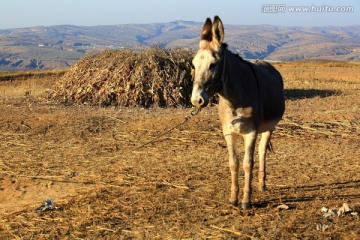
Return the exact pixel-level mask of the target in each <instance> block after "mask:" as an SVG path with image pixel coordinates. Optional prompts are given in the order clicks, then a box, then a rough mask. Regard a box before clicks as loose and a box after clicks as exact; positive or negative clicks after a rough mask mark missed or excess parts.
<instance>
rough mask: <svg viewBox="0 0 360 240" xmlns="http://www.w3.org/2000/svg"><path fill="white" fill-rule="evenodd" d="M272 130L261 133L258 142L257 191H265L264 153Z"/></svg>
mask: <svg viewBox="0 0 360 240" xmlns="http://www.w3.org/2000/svg"><path fill="white" fill-rule="evenodd" d="M272 132H273V130H270V131H267V132H263V133H262V134H261V140H260V142H259V191H262V192H263V191H265V190H266V183H265V181H266V152H267V150H268V145H269V144H270V138H271V134H272Z"/></svg>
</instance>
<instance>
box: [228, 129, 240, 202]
mask: <svg viewBox="0 0 360 240" xmlns="http://www.w3.org/2000/svg"><path fill="white" fill-rule="evenodd" d="M224 135H225V140H226V144H227V149H228V151H229V167H230V172H231V195H230V198H229V204H231V205H233V206H237V205H238V196H239V182H238V176H239V161H238V159H237V158H236V152H235V136H234V135H233V134H232V133H231V132H230V131H224Z"/></svg>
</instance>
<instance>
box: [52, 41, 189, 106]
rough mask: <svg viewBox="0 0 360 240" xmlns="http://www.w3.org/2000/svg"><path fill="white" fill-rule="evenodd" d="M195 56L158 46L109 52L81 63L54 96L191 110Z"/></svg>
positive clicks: (73, 100)
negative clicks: (192, 68) (189, 107)
mask: <svg viewBox="0 0 360 240" xmlns="http://www.w3.org/2000/svg"><path fill="white" fill-rule="evenodd" d="M192 55H193V53H191V52H189V51H186V50H181V49H175V50H164V49H160V48H158V47H152V48H148V49H144V50H141V51H136V50H130V49H124V50H106V51H104V52H102V53H99V54H95V55H90V56H86V57H84V58H82V59H81V60H79V61H78V62H77V63H76V64H75V65H74V66H73V67H71V69H70V70H69V71H68V72H67V73H66V74H65V75H64V76H63V77H62V78H61V79H60V80H59V81H58V82H57V83H56V85H55V88H54V90H53V92H52V94H51V96H52V98H54V99H56V100H58V101H61V102H64V103H67V104H89V105H100V106H143V107H150V106H160V107H179V106H183V107H188V106H190V105H191V104H190V95H191V88H192V81H191V58H192Z"/></svg>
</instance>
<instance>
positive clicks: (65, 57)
mask: <svg viewBox="0 0 360 240" xmlns="http://www.w3.org/2000/svg"><path fill="white" fill-rule="evenodd" d="M202 25H203V23H198V22H189V21H174V22H169V23H158V24H126V25H113V26H93V27H84V26H71V25H60V26H50V27H29V28H17V29H5V30H0V71H24V70H40V69H54V68H65V67H68V66H71V65H72V64H73V63H74V62H76V61H77V60H78V59H80V58H81V57H82V56H84V54H87V53H92V52H98V51H101V50H103V49H106V48H112V49H121V48H139V47H140V46H143V47H147V46H153V45H158V46H160V47H164V48H175V47H181V48H187V49H193V50H195V49H196V48H197V46H198V41H199V34H200V30H201V27H202ZM225 41H226V42H227V43H228V44H229V46H230V48H231V49H232V50H233V51H234V52H238V53H239V54H240V55H241V56H242V57H244V58H248V59H267V60H273V61H287V60H298V59H314V58H319V59H329V60H360V25H357V26H348V27H277V26H270V25H253V26H249V25H225Z"/></svg>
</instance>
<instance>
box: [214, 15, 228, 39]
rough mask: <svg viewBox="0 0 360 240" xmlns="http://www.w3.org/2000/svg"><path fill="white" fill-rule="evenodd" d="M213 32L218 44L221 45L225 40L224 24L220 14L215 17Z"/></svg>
mask: <svg viewBox="0 0 360 240" xmlns="http://www.w3.org/2000/svg"><path fill="white" fill-rule="evenodd" d="M212 34H213V37H214V40H215V41H216V42H215V44H216V45H221V44H222V43H223V41H224V37H225V34H224V25H223V23H222V21H221V19H220V18H219V17H218V16H215V17H214V23H213V26H212Z"/></svg>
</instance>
